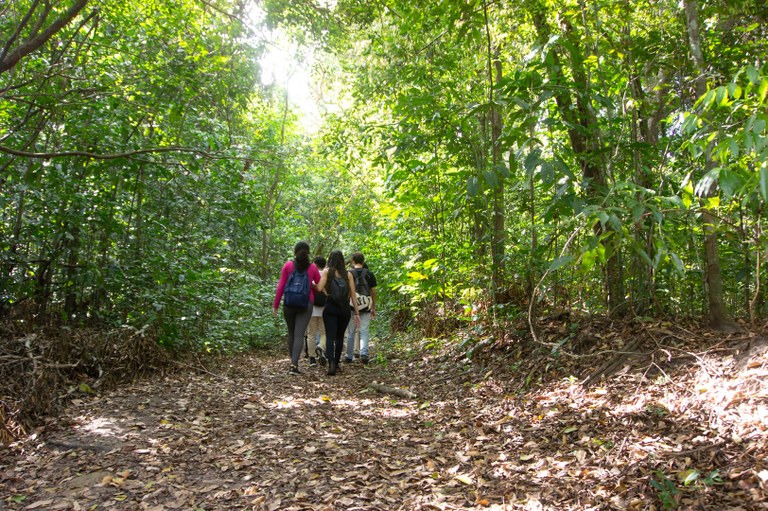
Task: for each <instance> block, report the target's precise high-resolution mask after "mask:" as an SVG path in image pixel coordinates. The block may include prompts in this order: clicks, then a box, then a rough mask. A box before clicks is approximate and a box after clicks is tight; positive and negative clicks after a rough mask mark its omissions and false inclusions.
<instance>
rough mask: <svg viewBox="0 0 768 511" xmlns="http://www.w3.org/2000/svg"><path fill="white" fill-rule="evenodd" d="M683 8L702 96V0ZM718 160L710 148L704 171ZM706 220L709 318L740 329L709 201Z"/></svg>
mask: <svg viewBox="0 0 768 511" xmlns="http://www.w3.org/2000/svg"><path fill="white" fill-rule="evenodd" d="M683 9H684V11H685V25H686V28H687V29H688V45H689V49H690V50H691V56H692V57H693V62H694V64H695V66H696V72H697V73H698V74H697V76H696V79H695V81H694V86H695V91H696V95H697V96H699V97H701V96H703V95H704V94H705V93H706V92H707V81H706V74H705V73H706V67H707V66H706V62H705V60H704V52H703V51H702V49H701V34H700V33H699V21H698V3H697V2H696V0H683ZM714 165H715V164H714V161H713V160H712V157H711V153H710V151H709V150H708V151H707V155H706V163H705V166H704V173H705V174H706V173H707V172H708V171H709V170H711V169H712V168H714ZM714 193H715V189H714V185H712V186H710V188H709V190H707V191H706V194H705V196H704V199H706V198H709V197H711V196H712V195H713V194H714ZM702 220H703V222H704V225H703V229H704V257H705V263H706V268H705V280H706V285H707V298H708V303H709V321H710V325H711V326H712V327H713V328H714V329H716V330H720V331H724V332H734V331H738V330H740V329H739V327H738V325H736V323H735V322H734V321H733V319H731V317H730V315H729V314H728V311H727V310H726V308H725V302H724V300H723V276H722V273H721V271H720V254H719V252H718V248H717V239H718V236H717V226H718V220H717V217H716V216H715V215H714V214H713V213H712V212H711V211H710V210H709V209H707V207H706V202H704V203H703V207H702Z"/></svg>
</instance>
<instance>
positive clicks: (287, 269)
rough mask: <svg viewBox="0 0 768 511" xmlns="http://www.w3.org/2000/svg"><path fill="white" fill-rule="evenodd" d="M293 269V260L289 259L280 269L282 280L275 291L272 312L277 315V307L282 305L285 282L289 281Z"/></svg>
mask: <svg viewBox="0 0 768 511" xmlns="http://www.w3.org/2000/svg"><path fill="white" fill-rule="evenodd" d="M292 271H293V261H288V262H286V263H285V264H284V265H283V269H282V270H281V271H280V280H279V281H278V282H277V290H276V291H275V300H274V302H272V314H274V315H275V316H277V309H278V308H279V307H280V300H282V299H283V291H285V284H286V283H287V282H288V276H289V275H290V274H291V272H292Z"/></svg>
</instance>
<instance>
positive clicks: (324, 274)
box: [312, 268, 328, 292]
mask: <svg viewBox="0 0 768 511" xmlns="http://www.w3.org/2000/svg"><path fill="white" fill-rule="evenodd" d="M327 283H328V268H323V271H321V272H320V281H319V282H318V283H317V284H312V285H313V286H314V287H315V291H318V292H320V291H322V290H323V289H325V285H326V284H327Z"/></svg>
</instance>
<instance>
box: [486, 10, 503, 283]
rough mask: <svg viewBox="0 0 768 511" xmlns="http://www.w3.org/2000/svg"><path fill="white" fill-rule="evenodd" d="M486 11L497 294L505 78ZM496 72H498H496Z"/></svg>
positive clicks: (500, 266)
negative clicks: (498, 95)
mask: <svg viewBox="0 0 768 511" xmlns="http://www.w3.org/2000/svg"><path fill="white" fill-rule="evenodd" d="M483 14H484V16H485V34H486V42H487V48H486V49H487V58H488V101H489V103H490V106H491V109H490V112H491V166H492V168H491V171H492V172H493V173H494V174H495V175H496V177H497V180H496V184H495V186H494V187H493V191H492V201H493V222H492V226H493V227H492V231H491V233H492V239H491V259H492V263H493V264H492V270H491V288H492V290H493V295H494V297H495V296H496V294H497V293H498V292H500V291H502V290H503V289H504V286H505V282H504V280H505V278H504V275H505V272H504V267H505V264H504V254H505V244H506V232H505V214H504V202H505V201H504V176H503V174H501V173H500V172H499V166H500V165H503V162H502V160H501V153H502V151H501V145H500V144H499V139H500V138H501V132H502V129H503V126H504V125H503V121H502V118H501V112H499V108H498V107H497V106H496V104H495V101H494V95H493V89H494V86H495V85H496V84H498V83H500V82H501V71H502V69H501V60H500V59H499V55H498V53H499V52H498V48H497V49H494V48H493V43H492V41H491V32H490V27H489V25H488V4H487V3H483ZM494 74H495V76H494Z"/></svg>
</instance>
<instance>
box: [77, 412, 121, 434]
mask: <svg viewBox="0 0 768 511" xmlns="http://www.w3.org/2000/svg"><path fill="white" fill-rule="evenodd" d="M78 418H79V419H82V420H83V424H82V425H81V426H78V427H76V428H75V429H79V430H81V431H84V432H86V433H90V434H93V435H99V436H115V437H116V436H120V435H123V434H125V430H124V429H123V428H122V427H120V426H119V425H117V424H116V423H115V422H114V420H112V419H108V418H106V417H96V418H93V419H90V420H89V418H88V417H78Z"/></svg>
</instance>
